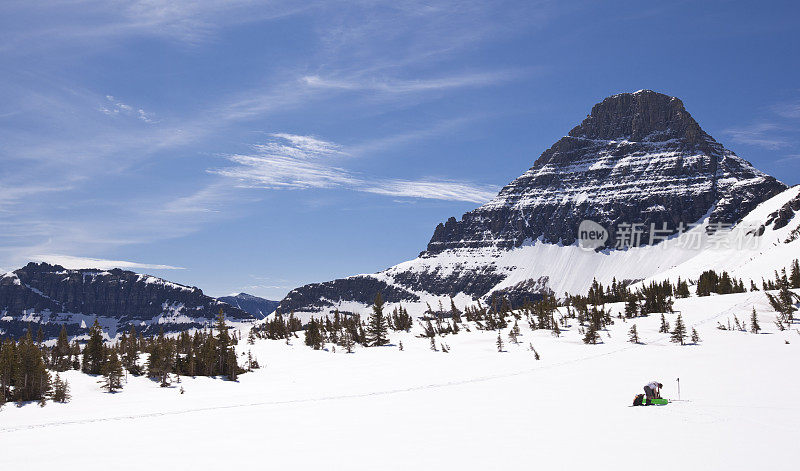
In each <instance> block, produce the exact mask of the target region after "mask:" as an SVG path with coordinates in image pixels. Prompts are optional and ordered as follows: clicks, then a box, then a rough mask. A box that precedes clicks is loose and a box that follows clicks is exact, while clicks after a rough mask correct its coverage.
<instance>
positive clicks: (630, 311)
mask: <svg viewBox="0 0 800 471" xmlns="http://www.w3.org/2000/svg"><path fill="white" fill-rule="evenodd" d="M637 314H639V304H638V303H637V302H636V297H635V296H630V297H628V301H627V302H626V303H625V317H628V318H633V317H636V315H637Z"/></svg>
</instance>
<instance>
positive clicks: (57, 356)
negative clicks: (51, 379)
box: [51, 325, 72, 371]
mask: <svg viewBox="0 0 800 471" xmlns="http://www.w3.org/2000/svg"><path fill="white" fill-rule="evenodd" d="M69 357H70V346H69V339H68V338H67V328H66V327H65V326H63V325H62V326H61V332H59V334H58V340H56V345H55V347H53V360H52V362H51V363H52V366H53V369H54V370H56V371H67V370H68V369H70V367H71V366H72V365H71V362H70V359H69Z"/></svg>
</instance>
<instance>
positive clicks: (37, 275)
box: [0, 263, 253, 336]
mask: <svg viewBox="0 0 800 471" xmlns="http://www.w3.org/2000/svg"><path fill="white" fill-rule="evenodd" d="M220 309H222V310H223V312H224V313H225V315H226V317H227V318H230V319H235V320H247V319H252V318H253V316H251V315H250V314H248V313H247V312H245V311H243V310H241V309H239V308H236V307H233V306H230V305H228V304H225V303H221V302H219V301H217V300H216V299H214V298H211V297H209V296H206V295H204V294H203V291H202V290H200V289H199V288H194V287H188V286H183V285H179V284H177V283H171V282H169V281H165V280H162V279H160V278H156V277H154V276H149V275H141V274H138V273H134V272H131V271H125V270H120V269H114V270H110V271H100V270H87V269H83V270H67V269H65V268H63V267H61V266H59V265H49V264H46V263H38V264H37V263H29V264H28V265H26V266H25V267H23V268H20V269H19V270H16V271H14V272H12V273H8V274H6V275H3V276H2V277H0V313H2V316H0V331H2V332H3V334H5V335H13V336H16V335H20V334H21V333H22V332H23V331H24V329H27V328H28V325H29V324H30V325H32V326H33V328H34V329H38V326H37V325H36V324H40V325H41V326H42V328H43V330H44V331H45V334H46V335H48V336H53V335H57V334H58V331H59V330H60V329H61V326H62V325H66V326H67V328H68V331H69V332H70V334H71V335H75V334H80V333H82V332H84V331H85V330H86V327H89V326H91V324H92V323H93V322H94V319H95V318H98V320H99V321H100V323H101V325H103V327H104V330H106V331H107V332H108V333H109V334H110V335H111V336H113V335H114V334H115V333H116V332H117V331H119V330H121V329H127V328H128V326H130V325H133V326H135V327H136V329H137V331H139V332H145V333H157V332H158V331H159V330H160V329H161V328H164V330H165V331H167V332H169V331H177V330H185V329H189V328H193V327H202V326H204V325H205V324H206V323H207V322H210V321H212V320H213V319H214V318H215V316H216V315H217V313H218V312H219V310H220Z"/></svg>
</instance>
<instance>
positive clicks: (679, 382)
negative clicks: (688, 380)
mask: <svg viewBox="0 0 800 471" xmlns="http://www.w3.org/2000/svg"><path fill="white" fill-rule="evenodd" d="M677 381H678V400H679V401H680V400H681V379H680V378H678V379H677Z"/></svg>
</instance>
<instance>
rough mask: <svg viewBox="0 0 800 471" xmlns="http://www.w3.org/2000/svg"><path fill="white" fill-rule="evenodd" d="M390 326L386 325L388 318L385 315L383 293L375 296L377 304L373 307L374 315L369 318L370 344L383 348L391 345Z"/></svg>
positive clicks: (368, 333)
mask: <svg viewBox="0 0 800 471" xmlns="http://www.w3.org/2000/svg"><path fill="white" fill-rule="evenodd" d="M388 331H389V326H388V325H387V324H386V317H385V316H384V315H383V297H381V293H378V294H377V295H375V303H374V304H373V305H372V315H371V316H370V317H369V325H368V327H367V336H368V337H367V338H368V342H369V343H370V344H371V345H372V346H381V345H386V344H388V343H389V338H388Z"/></svg>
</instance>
